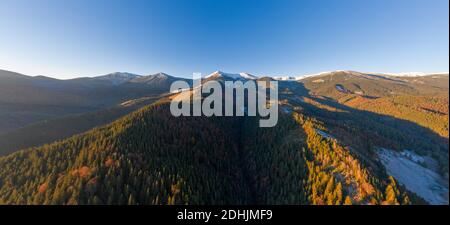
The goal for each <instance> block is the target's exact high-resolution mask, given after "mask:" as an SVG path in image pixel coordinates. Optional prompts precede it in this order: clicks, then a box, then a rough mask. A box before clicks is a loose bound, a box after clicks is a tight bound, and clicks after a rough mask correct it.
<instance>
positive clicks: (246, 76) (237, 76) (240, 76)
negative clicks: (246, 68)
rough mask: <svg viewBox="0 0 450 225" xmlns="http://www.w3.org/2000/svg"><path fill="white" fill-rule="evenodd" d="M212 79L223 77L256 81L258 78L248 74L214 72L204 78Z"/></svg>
mask: <svg viewBox="0 0 450 225" xmlns="http://www.w3.org/2000/svg"><path fill="white" fill-rule="evenodd" d="M212 77H224V78H230V79H233V80H242V79H245V80H255V79H258V77H256V76H254V75H251V74H249V73H225V72H222V71H216V72H214V73H212V74H210V75H208V76H206V78H212Z"/></svg>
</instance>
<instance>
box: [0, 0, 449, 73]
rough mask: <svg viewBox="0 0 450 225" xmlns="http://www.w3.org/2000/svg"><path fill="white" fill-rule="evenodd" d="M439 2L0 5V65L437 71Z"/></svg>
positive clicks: (444, 43) (195, 0)
mask: <svg viewBox="0 0 450 225" xmlns="http://www.w3.org/2000/svg"><path fill="white" fill-rule="evenodd" d="M448 61H449V1H448V0H303V1H301V0H241V1H236V0H227V1H220V0H161V1H157V0H142V1H139V0H131V1H125V0H123V1H119V0H94V1H92V0H71V1H62V0H1V1H0V69H7V70H12V71H17V72H21V73H25V74H29V75H40V74H43V75H48V76H52V77H57V78H63V79H66V78H71V77H79V76H95V75H100V74H106V73H109V72H115V71H127V72H133V73H138V74H151V73H156V72H160V71H163V72H166V73H169V74H172V75H176V76H184V77H187V76H190V75H191V74H192V73H193V72H201V73H204V74H206V73H211V72H213V71H215V70H222V71H227V72H250V73H253V74H256V75H293V76H294V75H301V74H308V73H316V72H321V71H330V70H342V69H345V70H347V69H348V70H357V71H364V72H412V71H414V72H445V71H448V70H449V69H448V68H449V64H448Z"/></svg>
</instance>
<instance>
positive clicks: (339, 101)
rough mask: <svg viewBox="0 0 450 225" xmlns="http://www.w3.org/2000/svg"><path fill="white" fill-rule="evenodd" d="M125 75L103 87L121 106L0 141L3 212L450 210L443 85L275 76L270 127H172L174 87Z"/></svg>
mask: <svg viewBox="0 0 450 225" xmlns="http://www.w3.org/2000/svg"><path fill="white" fill-rule="evenodd" d="M124 75H125V77H126V78H123V76H122V75H120V76H119V75H118V74H115V75H114V76H110V77H108V79H107V82H108V83H109V84H107V85H115V86H114V87H116V89H117V90H118V91H117V93H116V94H115V95H117V96H118V97H117V98H116V97H114V99H115V100H114V101H111V103H107V104H106V103H105V105H103V106H102V108H100V109H97V110H93V111H87V112H82V113H74V114H65V115H64V116H51V117H50V119H39V120H37V121H35V122H33V123H25V124H24V125H22V127H21V128H16V129H14V130H12V131H11V130H10V131H7V132H4V133H3V134H0V153H2V154H3V156H2V157H0V168H1V170H0V203H1V204H58V205H59V204H113V205H122V204H157V205H159V204H162V205H172V204H176V205H182V204H190V205H223V204H225V205H241V204H243V205H247V204H248V205H255V204H256V205H266V204H269V205H271V204H275V205H278V204H288V205H302V204H315V205H348V204H362V205H366V204H390V205H396V204H448V176H449V175H448V168H449V167H448V160H449V155H448V152H449V149H448V85H446V84H445V83H444V82H447V83H448V75H429V76H421V77H395V76H387V75H378V74H367V73H360V72H355V71H335V72H329V73H322V74H320V75H316V76H306V77H304V78H302V79H298V80H289V79H283V80H280V81H279V82H278V85H279V87H278V88H279V107H278V108H279V121H278V123H277V125H276V126H275V127H272V128H261V127H259V126H258V124H259V123H258V121H259V119H260V118H258V117H249V116H244V117H214V116H213V117H205V116H200V117H188V116H181V117H173V116H172V115H171V114H170V111H169V103H170V100H171V99H172V98H173V95H165V94H164V93H167V90H168V89H169V87H170V83H172V82H173V81H175V80H180V79H182V78H175V77H171V76H169V75H166V74H162V73H160V74H156V75H151V76H149V77H146V76H144V77H143V76H139V77H133V78H131V80H128V79H129V78H127V77H129V76H130V74H124ZM104 79H105V77H102V78H101V79H97V81H96V82H98V80H100V81H101V82H100V83H103V82H105V80H104ZM124 79H125V80H126V81H124ZM207 79H209V80H217V81H219V82H224V81H226V80H246V81H247V80H250V81H262V80H275V79H273V78H270V77H262V78H260V77H257V76H253V75H250V74H248V73H240V74H231V73H224V72H220V71H217V72H215V73H213V74H211V75H210V76H208V77H207ZM0 80H1V76H0ZM89 80H90V79H89ZM319 80H320V81H319ZM77 82H79V81H77ZM81 83H82V82H81ZM96 84H97V85H98V83H96ZM151 84H154V86H152V85H151ZM163 84H164V85H163ZM103 85H106V84H103ZM117 85H119V86H117ZM0 86H1V85H0ZM156 87H158V88H156ZM164 88H167V89H166V91H164ZM95 89H96V88H95ZM125 90H128V92H127V91H125ZM129 90H133V92H129ZM191 91H193V90H190V91H189V92H188V94H186V93H184V94H185V95H186V96H190V94H191V93H190V92H191ZM95 92H96V91H94V92H93V93H95ZM123 93H126V94H125V95H122V94H123ZM182 94H183V93H182ZM121 95H122V96H121ZM180 95H181V94H180ZM80 96H84V95H80ZM100 96H101V95H100ZM36 101H37V100H36ZM82 102H83V103H84V101H82ZM105 102H109V101H105ZM113 103H114V104H113ZM110 104H112V105H110ZM106 105H109V106H106ZM31 109H32V108H31ZM5 127H6V126H5ZM380 147H382V148H384V149H385V150H384V153H383V154H380V151H379V148H380ZM387 149H389V150H387ZM406 149H408V150H409V151H410V153H409V154H410V155H414V156H415V158H416V159H417V158H426V159H430V160H429V161H430V162H433V163H430V164H428V165H427V166H425V165H419V164H417V163H415V162H413V161H411V160H409V161H405V159H404V158H402V157H400V156H402V155H401V154H403V153H404V152H405V150H406ZM394 166H395V168H394ZM408 171H418V172H416V173H415V174H410V175H408ZM422 173H425V174H428V175H429V176H420V177H418V176H419V174H422ZM429 178H430V179H429ZM435 182H438V183H435Z"/></svg>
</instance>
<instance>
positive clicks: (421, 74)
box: [371, 72, 448, 77]
mask: <svg viewBox="0 0 450 225" xmlns="http://www.w3.org/2000/svg"><path fill="white" fill-rule="evenodd" d="M371 74H375V75H381V76H394V77H424V76H430V75H448V72H438V73H424V72H402V73H371Z"/></svg>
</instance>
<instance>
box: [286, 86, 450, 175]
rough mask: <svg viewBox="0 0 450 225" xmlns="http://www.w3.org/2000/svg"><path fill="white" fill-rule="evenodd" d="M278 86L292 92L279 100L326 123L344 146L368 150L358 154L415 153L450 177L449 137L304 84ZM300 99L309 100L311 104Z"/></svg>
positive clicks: (368, 155)
mask: <svg viewBox="0 0 450 225" xmlns="http://www.w3.org/2000/svg"><path fill="white" fill-rule="evenodd" d="M279 86H280V92H281V93H283V90H285V89H286V88H287V89H289V90H290V91H291V94H280V99H283V98H285V99H288V100H289V101H290V102H291V103H295V104H297V105H299V106H301V108H302V111H303V113H305V114H307V115H310V116H313V117H316V118H317V119H319V120H321V121H322V122H324V126H325V127H327V129H329V131H330V132H332V135H333V136H336V137H338V138H339V139H340V140H341V141H343V142H344V143H346V144H349V145H350V146H356V147H358V149H365V150H367V152H359V153H362V154H363V155H365V156H366V157H369V159H370V158H373V157H374V156H375V155H374V154H375V153H374V151H373V149H372V148H373V147H374V146H377V147H385V148H391V149H395V150H399V151H400V150H405V149H408V150H413V151H415V152H417V153H418V154H420V155H424V156H431V157H432V158H434V159H435V160H437V161H438V163H439V172H440V173H441V174H444V175H445V176H446V177H448V160H449V148H448V144H449V140H448V138H445V137H442V136H440V135H439V134H437V133H435V132H434V131H433V130H431V129H429V128H426V127H423V126H420V125H418V124H416V123H414V122H411V121H408V120H403V119H399V118H395V117H393V116H389V115H382V114H377V113H374V112H369V111H364V110H359V109H355V108H352V107H349V106H346V105H343V104H340V103H338V102H337V101H335V100H334V99H332V98H329V97H325V96H315V95H311V94H310V90H309V89H307V88H306V87H305V86H304V84H303V83H299V82H280V85H279ZM301 97H304V98H307V99H309V102H305V101H304V100H302V99H301Z"/></svg>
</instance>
